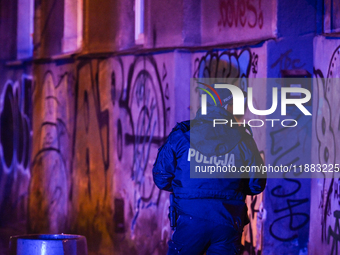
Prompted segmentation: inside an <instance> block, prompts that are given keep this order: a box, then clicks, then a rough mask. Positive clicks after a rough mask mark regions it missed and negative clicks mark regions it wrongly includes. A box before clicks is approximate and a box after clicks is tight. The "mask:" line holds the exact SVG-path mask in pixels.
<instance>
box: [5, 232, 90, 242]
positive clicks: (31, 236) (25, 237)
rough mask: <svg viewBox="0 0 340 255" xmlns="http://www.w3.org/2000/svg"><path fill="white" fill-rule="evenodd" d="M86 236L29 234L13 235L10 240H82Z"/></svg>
mask: <svg viewBox="0 0 340 255" xmlns="http://www.w3.org/2000/svg"><path fill="white" fill-rule="evenodd" d="M84 238H85V236H82V235H75V234H64V233H61V234H27V235H15V236H11V237H10V240H18V239H23V240H39V241H66V240H81V239H84Z"/></svg>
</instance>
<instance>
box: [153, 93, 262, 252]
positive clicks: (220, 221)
mask: <svg viewBox="0 0 340 255" xmlns="http://www.w3.org/2000/svg"><path fill="white" fill-rule="evenodd" d="M216 90H217V89H216ZM217 92H218V94H219V95H220V97H221V99H222V102H223V105H222V106H215V105H208V107H207V112H208V114H206V115H202V114H201V110H198V112H197V115H196V117H195V119H194V120H192V121H184V122H181V123H178V124H177V125H176V126H175V127H174V128H173V130H172V132H171V133H170V135H169V137H168V139H167V141H166V142H165V144H164V145H163V146H162V147H161V148H160V149H159V151H158V155H157V159H156V161H155V164H154V168H153V177H154V182H155V184H156V185H157V187H158V188H160V189H162V190H166V191H170V192H173V194H174V198H173V206H174V207H175V208H176V215H177V220H176V224H177V225H176V229H175V231H174V233H173V235H172V238H171V240H170V241H169V242H168V245H169V250H168V254H186V255H188V254H189V255H190V254H192V255H196V254H204V252H206V254H207V255H210V254H224V255H229V254H233V255H234V254H239V253H240V248H241V235H242V231H243V227H244V225H245V224H248V223H249V220H248V216H247V206H246V204H245V197H246V195H257V194H259V193H261V192H262V191H263V190H264V188H265V185H266V176H261V174H258V173H246V175H245V173H240V171H239V170H240V167H241V166H255V165H256V166H259V165H261V164H263V161H262V158H261V156H260V153H259V151H258V149H257V146H256V144H255V142H254V139H253V138H252V135H251V131H250V132H249V131H247V130H246V129H247V128H245V127H244V126H239V125H236V126H235V125H233V126H232V127H231V126H230V125H217V126H215V127H213V125H212V121H213V119H225V120H228V121H229V122H228V123H230V121H233V122H234V123H235V122H236V120H235V118H234V116H233V115H232V110H233V107H232V100H233V98H232V94H231V93H230V91H229V90H227V89H220V90H217ZM249 130H250V128H249ZM203 156H204V157H206V158H210V157H218V158H219V159H225V162H224V164H225V165H227V164H229V165H233V166H235V167H236V168H237V169H238V171H237V173H235V174H234V175H230V176H228V177H232V178H205V177H204V178H190V164H193V162H195V160H196V161H197V160H198V161H200V162H202V161H201V160H200V158H202V157H203ZM227 158H229V159H230V160H229V161H228V160H227ZM232 158H233V159H232ZM215 159H216V158H215ZM219 162H220V163H222V162H223V160H221V161H219ZM209 177H210V176H209Z"/></svg>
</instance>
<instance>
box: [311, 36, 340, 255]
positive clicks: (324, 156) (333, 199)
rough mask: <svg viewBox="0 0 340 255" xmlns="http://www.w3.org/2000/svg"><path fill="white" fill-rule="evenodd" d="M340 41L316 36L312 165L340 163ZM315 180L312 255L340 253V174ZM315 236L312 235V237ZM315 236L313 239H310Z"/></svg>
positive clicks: (313, 187)
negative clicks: (339, 245)
mask: <svg viewBox="0 0 340 255" xmlns="http://www.w3.org/2000/svg"><path fill="white" fill-rule="evenodd" d="M339 45H340V40H337V39H333V40H332V39H326V38H325V37H321V36H320V37H316V38H315V39H314V77H315V78H314V80H313V90H314V96H313V102H314V105H315V107H314V109H313V114H314V116H315V117H314V118H313V140H312V143H313V152H312V153H313V154H312V158H313V160H312V163H314V164H322V166H323V167H324V166H325V164H326V165H330V164H332V165H334V164H336V163H339V160H340V158H339V156H340V154H339V151H340V143H339V138H338V137H339V131H340V125H339V123H340V118H339V112H338V110H337V109H339V93H340V87H339V77H340V69H339V59H340V58H339V56H340V48H339ZM316 177H318V178H316V179H313V180H312V189H311V198H312V199H311V210H313V211H314V213H313V214H311V227H310V239H311V240H314V241H313V242H310V243H309V249H310V254H320V253H324V254H331V255H335V254H338V252H339V251H338V242H339V241H340V239H339V234H340V225H339V220H340V202H339V201H340V200H339V198H340V197H339V192H340V186H339V185H340V182H339V180H340V175H339V173H335V172H334V171H333V172H328V173H320V174H319V175H318V176H316ZM312 233H313V234H312ZM311 235H312V236H311Z"/></svg>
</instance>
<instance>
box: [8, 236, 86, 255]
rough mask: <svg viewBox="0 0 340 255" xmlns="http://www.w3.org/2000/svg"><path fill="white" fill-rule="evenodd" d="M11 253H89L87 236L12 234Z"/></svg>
mask: <svg viewBox="0 0 340 255" xmlns="http://www.w3.org/2000/svg"><path fill="white" fill-rule="evenodd" d="M9 250H10V255H87V243H86V238H85V236H81V235H68V234H58V235H49V234H41V235H21V236H11V238H10V242H9Z"/></svg>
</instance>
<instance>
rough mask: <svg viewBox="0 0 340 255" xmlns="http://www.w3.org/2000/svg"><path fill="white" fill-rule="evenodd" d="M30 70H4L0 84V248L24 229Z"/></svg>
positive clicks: (29, 122)
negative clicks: (11, 236)
mask: <svg viewBox="0 0 340 255" xmlns="http://www.w3.org/2000/svg"><path fill="white" fill-rule="evenodd" d="M29 73H30V70H29V68H27V70H26V71H24V70H22V69H21V68H17V70H15V71H10V72H7V73H6V76H5V75H4V76H3V77H2V78H5V79H4V80H5V81H4V83H3V84H1V86H0V130H1V131H0V228H1V229H6V231H7V232H4V231H1V232H0V249H2V248H3V247H4V248H6V247H7V245H8V243H7V241H8V240H7V236H6V235H7V233H11V234H15V233H18V234H19V233H25V232H26V219H27V205H28V186H29V182H30V177H31V173H30V162H31V159H30V155H31V144H32V139H31V134H32V102H31V96H30V95H31V91H32V89H33V84H32V77H31V76H30V75H29Z"/></svg>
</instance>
